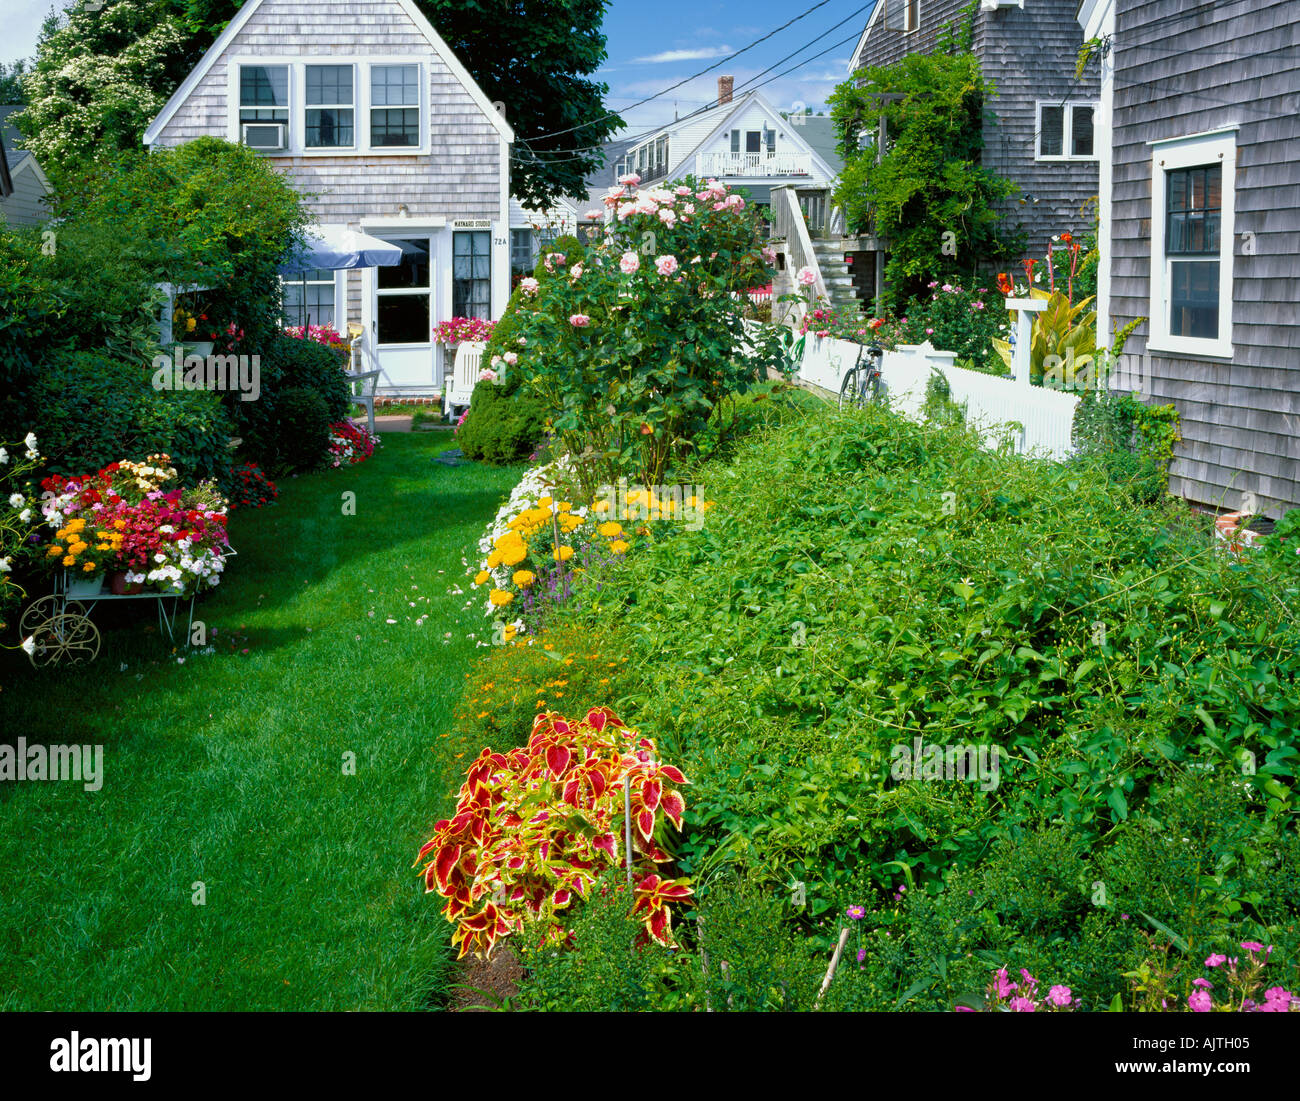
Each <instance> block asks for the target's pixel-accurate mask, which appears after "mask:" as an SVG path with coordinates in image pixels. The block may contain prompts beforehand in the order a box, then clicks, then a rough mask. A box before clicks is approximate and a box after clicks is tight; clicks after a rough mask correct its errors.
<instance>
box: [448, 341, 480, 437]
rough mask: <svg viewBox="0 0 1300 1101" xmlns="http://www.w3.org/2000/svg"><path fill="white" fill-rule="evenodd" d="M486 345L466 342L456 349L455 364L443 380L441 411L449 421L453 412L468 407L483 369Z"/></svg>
mask: <svg viewBox="0 0 1300 1101" xmlns="http://www.w3.org/2000/svg"><path fill="white" fill-rule="evenodd" d="M486 348H487V344H486V343H484V342H483V341H481V340H467V341H464V342H463V343H461V344H460V345H458V346H457V348H456V362H455V364H454V365H453V366H452V369H451V371H450V372H449V373H448V375H447V377H446V378H445V379H444V380H443V385H442V411H443V413H444V414H445V415H446V416H447V417H448V418H449V419H450V418H451V417H452V416H453V415H454V410H456V409H464V408H466V407H467V406H468V405H469V401H470V398H471V396H472V395H473V393H474V387H475V386H476V385H477V384H478V376H479V372H480V371H481V370H482V369H483V352H484V350H485V349H486Z"/></svg>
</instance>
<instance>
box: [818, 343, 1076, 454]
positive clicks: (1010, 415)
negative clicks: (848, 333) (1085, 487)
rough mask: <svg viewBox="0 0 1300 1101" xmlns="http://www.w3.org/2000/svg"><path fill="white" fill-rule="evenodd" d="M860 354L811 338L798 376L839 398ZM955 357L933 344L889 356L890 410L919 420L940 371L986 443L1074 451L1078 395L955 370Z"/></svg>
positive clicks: (884, 367)
mask: <svg viewBox="0 0 1300 1101" xmlns="http://www.w3.org/2000/svg"><path fill="white" fill-rule="evenodd" d="M859 350H860V345H858V344H854V343H852V342H850V341H847V340H837V339H835V338H834V337H826V338H822V339H818V338H817V337H814V336H812V335H811V334H810V335H809V336H808V340H807V343H806V345H805V346H804V356H803V363H802V365H801V366H800V368H799V375H798V377H799V379H800V380H801V381H803V382H810V383H812V384H813V385H815V386H820V387H821V388H822V389H824V390H829V391H831V392H832V393H835V394H838V393H839V390H840V384H841V382H843V380H844V376H845V375H846V374H847V373H848V372H849V371H850V370H852V368H853V365H854V364H855V363H856V362H857V361H858V352H859ZM865 358H866V357H865V356H864V357H863V359H864V362H865ZM954 359H955V355H954V353H952V352H940V351H936V350H935V349H934V348H932V347H930V345H929V344H922V345H920V346H919V347H907V346H904V347H900V348H899V349H898V350H897V351H892V352H886V353H885V354H884V358H883V361H882V363H881V367H880V373H881V377H882V380H883V382H884V386H885V393H886V395H887V396H888V398H889V402H890V407H891V408H893V409H894V410H896V411H897V412H899V413H902V414H903V415H904V416H907V417H910V418H912V419H920V417H921V416H922V411H923V410H924V408H925V389H926V385H927V383H928V382H929V381H930V378H931V376H932V374H933V371H932V368H938V369H939V370H940V371H942V372H943V375H944V377H945V378H946V379H947V380H948V387H949V391H950V396H951V398H952V400H953V401H955V402H957V403H959V404H961V403H964V404H965V405H966V422H967V423H968V424H971V425H974V426H975V427H977V428H978V429H979V430H980V434H981V435H982V436H983V438H984V440H985V442H986V443H987V444H989V445H990V446H996V445H997V444H999V443H1000V442H1002V440H1004V439H1006V438H1008V436H1009V437H1010V439H1011V442H1012V444H1013V445H1014V447H1015V449H1016V451H1017V452H1021V453H1030V452H1033V453H1036V454H1039V455H1044V456H1046V457H1048V458H1052V459H1058V460H1059V459H1065V458H1068V457H1069V455H1070V454H1071V453H1072V452H1073V450H1074V448H1073V445H1072V443H1071V440H1070V435H1071V428H1072V426H1073V424H1074V410H1075V407H1076V406H1077V405H1078V404H1079V399H1078V397H1077V396H1076V395H1074V394H1068V393H1065V392H1063V391H1061V390H1049V389H1045V388H1043V387H1041V386H1030V385H1028V384H1027V383H1020V382H1015V381H1013V380H1012V379H1009V378H1001V377H999V376H997V375H986V374H984V373H983V372H981V371H969V370H967V369H966V368H964V367H956V366H954V365H953V360H954Z"/></svg>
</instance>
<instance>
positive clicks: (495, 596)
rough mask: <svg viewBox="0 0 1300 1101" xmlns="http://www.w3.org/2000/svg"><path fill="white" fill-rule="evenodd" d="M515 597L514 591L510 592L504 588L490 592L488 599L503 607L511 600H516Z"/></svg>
mask: <svg viewBox="0 0 1300 1101" xmlns="http://www.w3.org/2000/svg"><path fill="white" fill-rule="evenodd" d="M514 598H515V594H514V593H508V592H506V591H505V590H504V589H493V590H492V591H491V592H490V593H488V600H490V601H491V602H492V603H493V604H495V605H496V606H497V607H498V608H502V607H504V606H505V605H507V604H509V603H510V601H512V600H514Z"/></svg>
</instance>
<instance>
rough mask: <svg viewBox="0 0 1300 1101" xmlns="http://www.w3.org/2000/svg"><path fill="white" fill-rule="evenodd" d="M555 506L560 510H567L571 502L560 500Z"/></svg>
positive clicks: (571, 505) (570, 506)
mask: <svg viewBox="0 0 1300 1101" xmlns="http://www.w3.org/2000/svg"><path fill="white" fill-rule="evenodd" d="M555 507H556V508H558V509H559V510H560V511H561V512H568V511H569V509H571V508H573V504H572V502H570V501H561V502H560V503H559V504H558V505H556V506H555Z"/></svg>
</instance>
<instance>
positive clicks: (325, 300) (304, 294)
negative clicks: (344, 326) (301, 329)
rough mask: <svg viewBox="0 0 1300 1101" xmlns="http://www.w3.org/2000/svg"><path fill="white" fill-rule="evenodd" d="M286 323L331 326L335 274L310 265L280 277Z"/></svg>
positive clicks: (332, 320) (332, 325)
mask: <svg viewBox="0 0 1300 1101" xmlns="http://www.w3.org/2000/svg"><path fill="white" fill-rule="evenodd" d="M281 280H282V290H283V292H284V295H283V317H284V323H285V324H286V325H294V326H302V325H326V326H329V327H331V328H333V327H334V273H333V272H332V271H327V270H325V269H324V268H311V269H309V270H307V271H300V272H294V273H293V274H292V275H285V276H282V277H281Z"/></svg>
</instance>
